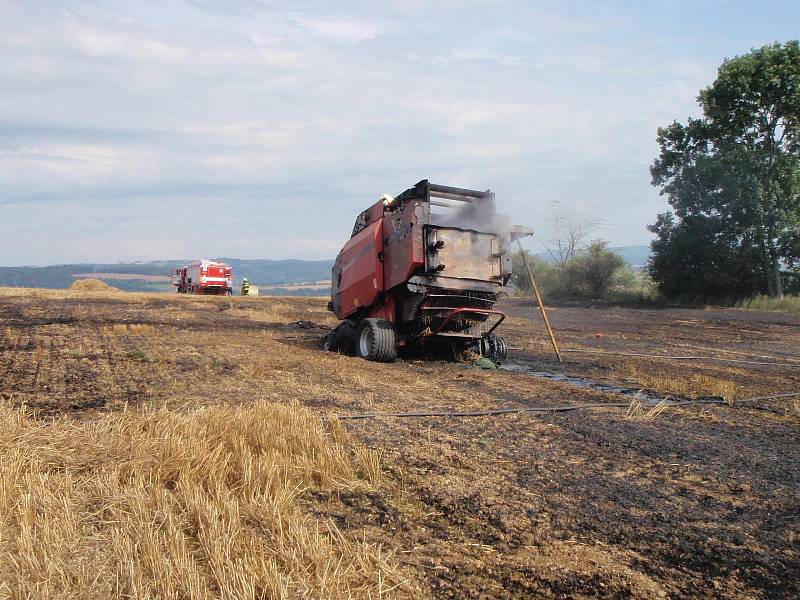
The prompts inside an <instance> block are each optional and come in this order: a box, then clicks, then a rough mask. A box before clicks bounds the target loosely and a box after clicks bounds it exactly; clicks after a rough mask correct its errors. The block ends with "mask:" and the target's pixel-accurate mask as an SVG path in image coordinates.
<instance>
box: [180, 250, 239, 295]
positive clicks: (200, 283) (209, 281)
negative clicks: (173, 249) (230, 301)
mask: <svg viewBox="0 0 800 600" xmlns="http://www.w3.org/2000/svg"><path fill="white" fill-rule="evenodd" d="M172 285H174V286H175V287H177V288H178V293H179V294H209V295H216V296H224V295H228V296H229V295H231V294H233V270H232V269H231V266H230V265H228V264H225V263H223V262H216V261H213V260H206V259H202V260H199V261H196V262H193V263H191V264H188V265H185V266H183V267H180V268H178V269H175V273H173V275H172Z"/></svg>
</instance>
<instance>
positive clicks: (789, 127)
mask: <svg viewBox="0 0 800 600" xmlns="http://www.w3.org/2000/svg"><path fill="white" fill-rule="evenodd" d="M698 99H699V102H700V105H701V107H702V108H703V113H704V116H703V117H702V118H701V119H689V121H688V122H687V124H686V125H682V124H680V123H677V122H675V123H673V124H672V125H670V126H669V127H665V128H660V129H659V130H658V138H657V139H658V143H659V146H660V148H661V152H660V155H659V157H658V159H656V161H655V162H654V163H653V165H652V168H651V174H652V179H653V185H656V186H659V187H661V193H662V194H663V195H666V196H667V199H668V201H669V203H670V205H671V206H672V209H673V210H672V211H670V212H667V213H664V214H662V215H659V216H658V220H657V221H656V223H655V224H653V225H651V226H650V230H651V231H653V232H654V233H655V234H656V236H657V238H656V240H655V241H654V242H653V245H652V248H653V253H654V256H653V258H652V260H651V262H650V265H649V272H650V274H651V276H652V277H653V279H654V280H655V282H656V283H657V284H658V286H659V289H660V290H661V291H662V292H663V293H664V294H666V295H668V296H678V295H683V296H687V295H692V296H704V297H724V296H730V295H736V296H738V297H742V296H747V295H752V294H755V293H759V292H767V293H769V294H770V295H771V296H780V295H781V294H782V293H783V283H784V282H783V280H784V279H785V276H786V275H787V274H788V275H789V276H791V274H792V272H793V271H796V270H797V269H798V267H800V233H799V231H800V44H798V42H796V41H792V42H788V43H786V44H773V45H770V46H764V47H763V48H760V49H757V50H753V51H752V52H750V53H749V54H746V55H744V56H740V57H737V58H734V59H730V60H726V61H725V62H724V63H723V64H722V66H721V67H720V68H719V72H718V76H717V79H716V81H714V83H713V84H712V85H711V86H709V87H708V88H706V89H704V90H702V91H701V92H700V95H699V98H698Z"/></svg>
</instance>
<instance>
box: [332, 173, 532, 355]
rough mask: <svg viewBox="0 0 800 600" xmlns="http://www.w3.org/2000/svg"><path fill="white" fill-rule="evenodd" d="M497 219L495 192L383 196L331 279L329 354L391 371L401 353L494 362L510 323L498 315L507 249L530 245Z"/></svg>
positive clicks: (362, 217)
mask: <svg viewBox="0 0 800 600" xmlns="http://www.w3.org/2000/svg"><path fill="white" fill-rule="evenodd" d="M532 233H533V232H532V231H531V230H530V229H528V228H526V227H520V226H515V225H511V220H510V219H509V217H507V216H505V215H501V214H498V213H497V212H496V210H495V197H494V194H493V193H492V192H491V191H488V190H487V191H484V192H481V191H476V190H468V189H462V188H455V187H449V186H443V185H436V184H432V183H430V182H429V181H427V180H423V181H420V182H419V183H417V184H416V185H415V186H414V187H412V188H409V189H408V190H406V191H404V192H403V193H402V194H400V195H398V196H397V197H394V198H392V197H391V196H389V195H388V194H384V195H383V196H381V197H380V199H379V200H378V201H377V202H376V203H375V204H373V205H372V206H371V207H369V208H368V209H367V210H365V211H364V212H362V213H361V214H359V215H358V217H357V218H356V222H355V225H354V227H353V232H352V235H351V237H350V240H349V241H348V242H347V243H346V244H345V245H344V247H343V248H342V250H341V252H340V253H339V255H338V257H337V258H336V262H335V263H334V266H333V270H332V284H331V302H330V303H329V308H330V310H332V311H333V313H334V314H335V315H336V316H337V317H338V318H339V319H341V320H342V322H341V323H340V325H339V326H338V327H337V328H336V329H335V330H334V331H333V332H332V333H331V334H329V335H328V336H326V338H325V340H324V345H325V348H326V349H328V350H332V351H342V352H345V353H355V354H357V355H359V356H361V357H363V358H366V359H369V360H376V361H383V362H386V361H392V360H394V358H395V357H396V355H397V351H398V348H400V347H409V346H418V347H429V346H443V345H445V346H447V347H449V348H450V349H452V350H454V351H456V352H459V351H463V350H467V349H469V348H473V349H475V350H476V351H477V352H478V353H480V354H485V355H487V356H488V357H489V358H491V359H492V360H494V361H495V362H501V361H502V360H503V359H505V356H506V352H507V346H506V343H505V340H503V338H501V337H500V336H497V335H495V333H494V330H495V329H496V328H497V327H498V325H500V323H501V322H502V321H503V319H504V318H505V315H504V314H503V313H502V312H500V311H498V310H495V309H494V306H495V304H496V302H497V300H498V297H499V296H500V295H501V294H502V293H503V292H504V291H505V287H506V285H507V284H508V281H509V279H510V277H511V244H512V242H513V241H514V240H516V239H518V238H520V237H523V236H528V235H532Z"/></svg>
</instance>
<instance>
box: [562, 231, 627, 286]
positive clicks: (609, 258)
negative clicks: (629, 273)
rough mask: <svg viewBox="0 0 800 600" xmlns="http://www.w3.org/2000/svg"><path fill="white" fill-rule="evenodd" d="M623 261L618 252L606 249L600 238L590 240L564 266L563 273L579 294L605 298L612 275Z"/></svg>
mask: <svg viewBox="0 0 800 600" xmlns="http://www.w3.org/2000/svg"><path fill="white" fill-rule="evenodd" d="M624 264H625V261H624V260H622V257H621V256H620V255H619V254H615V253H614V252H611V251H610V250H609V249H608V243H607V242H604V241H602V240H597V241H594V242H592V243H591V244H590V245H589V247H588V248H587V249H586V250H585V251H583V252H580V253H578V254H577V255H576V256H575V258H574V259H572V260H571V261H570V262H569V263H568V264H567V265H566V266H565V269H564V271H565V275H566V278H567V280H568V281H569V282H570V285H571V286H572V287H573V289H575V290H576V291H577V292H578V293H579V294H581V295H584V296H586V297H588V298H605V297H606V296H607V295H608V292H609V289H610V288H611V283H612V281H613V280H614V276H615V274H616V273H617V271H619V270H620V269H621V268H622V266H623V265H624Z"/></svg>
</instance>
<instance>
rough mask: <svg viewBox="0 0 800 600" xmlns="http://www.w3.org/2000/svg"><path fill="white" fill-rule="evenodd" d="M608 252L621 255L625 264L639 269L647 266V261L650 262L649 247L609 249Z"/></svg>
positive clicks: (650, 252)
mask: <svg viewBox="0 0 800 600" xmlns="http://www.w3.org/2000/svg"><path fill="white" fill-rule="evenodd" d="M609 250H612V251H613V252H616V253H617V254H619V255H621V256H622V258H624V259H625V262H627V263H629V264H630V265H631V266H633V267H636V268H639V269H641V268H642V267H644V266H645V265H647V261H648V260H650V255H651V254H652V251H651V250H650V246H622V247H619V248H609Z"/></svg>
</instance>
